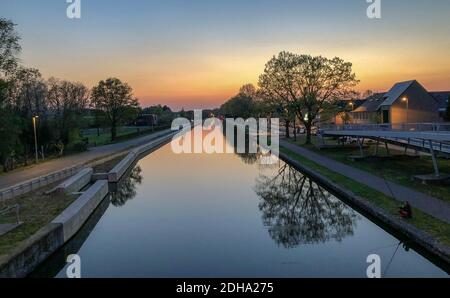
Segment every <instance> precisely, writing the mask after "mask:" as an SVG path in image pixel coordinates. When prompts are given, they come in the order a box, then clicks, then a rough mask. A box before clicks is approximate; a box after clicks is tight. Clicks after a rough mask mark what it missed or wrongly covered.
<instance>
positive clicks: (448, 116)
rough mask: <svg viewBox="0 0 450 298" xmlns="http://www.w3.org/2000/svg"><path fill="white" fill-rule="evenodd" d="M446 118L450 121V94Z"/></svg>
mask: <svg viewBox="0 0 450 298" xmlns="http://www.w3.org/2000/svg"><path fill="white" fill-rule="evenodd" d="M444 120H445V121H447V122H450V95H449V96H448V100H447V109H446V110H445V114H444Z"/></svg>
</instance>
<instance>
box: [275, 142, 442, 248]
mask: <svg viewBox="0 0 450 298" xmlns="http://www.w3.org/2000/svg"><path fill="white" fill-rule="evenodd" d="M280 150H281V152H283V153H285V154H287V155H289V156H290V157H292V158H294V159H295V160H297V161H298V162H300V163H301V164H302V165H304V166H306V167H308V168H310V169H312V170H314V171H316V172H318V173H319V174H321V175H323V176H324V177H326V178H328V179H330V180H331V181H332V182H333V183H335V184H337V185H339V186H341V187H343V188H345V189H349V190H351V191H352V192H353V193H354V194H355V195H357V196H360V197H362V198H365V199H367V200H368V201H370V202H372V203H373V204H375V205H376V206H378V207H380V208H382V209H384V210H385V211H387V212H388V213H389V214H391V215H392V216H395V217H397V218H399V219H401V218H400V217H399V216H398V208H399V202H397V201H395V200H394V199H393V198H390V197H388V196H386V195H384V194H382V193H381V192H379V191H376V190H374V189H371V188H368V187H367V186H366V185H364V184H361V183H359V182H357V181H355V180H352V179H349V178H347V177H345V176H343V175H341V174H338V173H336V172H334V171H331V170H329V169H327V168H325V167H323V166H321V165H318V164H316V163H315V162H313V161H311V160H309V159H306V158H304V157H302V156H300V155H298V154H296V153H294V152H292V151H290V150H288V149H286V148H281V149H280ZM413 215H414V216H413V218H412V219H409V220H407V222H408V223H410V224H412V225H413V226H415V227H416V228H418V229H421V230H423V231H426V232H428V233H429V234H431V235H433V236H434V237H436V239H438V240H439V241H440V242H442V243H444V244H446V245H448V246H450V224H448V223H446V222H443V221H441V220H438V219H435V218H434V217H432V216H429V215H427V214H425V213H423V212H422V211H420V210H418V209H415V208H414V209H413ZM401 220H404V219H401Z"/></svg>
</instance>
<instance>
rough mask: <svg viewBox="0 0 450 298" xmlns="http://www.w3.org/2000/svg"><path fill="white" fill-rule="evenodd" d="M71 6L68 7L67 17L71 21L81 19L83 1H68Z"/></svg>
mask: <svg viewBox="0 0 450 298" xmlns="http://www.w3.org/2000/svg"><path fill="white" fill-rule="evenodd" d="M66 2H67V3H68V4H69V6H67V10H66V15H67V17H68V18H69V19H81V0H66Z"/></svg>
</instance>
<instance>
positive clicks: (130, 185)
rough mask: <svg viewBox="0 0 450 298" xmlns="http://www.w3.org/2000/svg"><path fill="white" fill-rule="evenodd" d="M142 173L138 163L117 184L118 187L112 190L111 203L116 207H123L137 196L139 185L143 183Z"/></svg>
mask: <svg viewBox="0 0 450 298" xmlns="http://www.w3.org/2000/svg"><path fill="white" fill-rule="evenodd" d="M141 173H142V169H141V167H140V166H139V165H137V166H135V167H134V168H133V169H132V170H131V171H130V173H129V175H126V176H125V178H124V179H123V180H122V181H120V182H119V183H118V184H117V187H115V189H114V190H113V191H112V192H111V204H112V205H113V206H114V207H122V206H124V205H125V204H126V203H127V201H129V200H131V199H133V198H134V197H135V196H136V188H137V185H139V184H141V183H142V174H141Z"/></svg>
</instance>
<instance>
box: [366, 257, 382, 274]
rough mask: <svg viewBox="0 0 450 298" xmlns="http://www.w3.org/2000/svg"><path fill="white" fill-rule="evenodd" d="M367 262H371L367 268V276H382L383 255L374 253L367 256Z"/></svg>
mask: <svg viewBox="0 0 450 298" xmlns="http://www.w3.org/2000/svg"><path fill="white" fill-rule="evenodd" d="M366 262H367V263H368V264H369V266H368V267H367V270H366V275H367V278H381V257H380V256H379V255H377V254H372V255H369V256H368V257H367V260H366Z"/></svg>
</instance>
